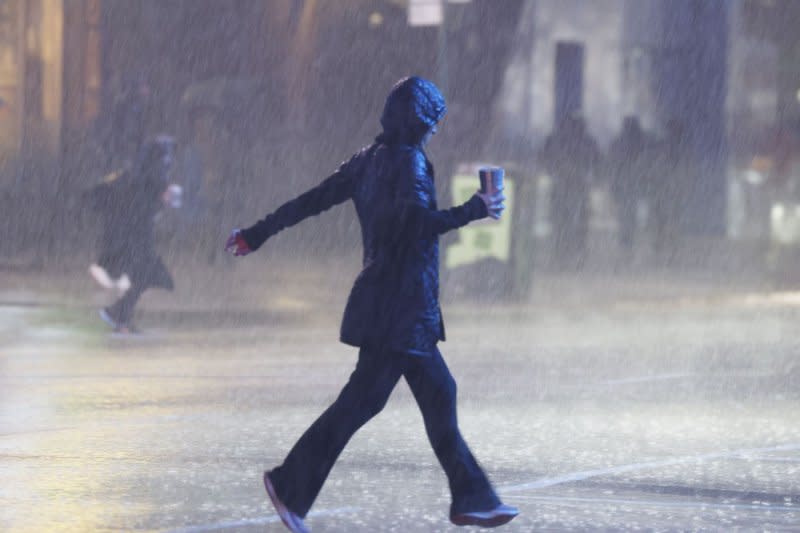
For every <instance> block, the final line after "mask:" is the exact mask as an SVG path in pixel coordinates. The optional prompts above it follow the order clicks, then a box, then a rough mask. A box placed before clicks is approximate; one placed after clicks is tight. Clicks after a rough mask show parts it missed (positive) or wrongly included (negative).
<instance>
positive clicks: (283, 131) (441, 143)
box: [0, 0, 800, 233]
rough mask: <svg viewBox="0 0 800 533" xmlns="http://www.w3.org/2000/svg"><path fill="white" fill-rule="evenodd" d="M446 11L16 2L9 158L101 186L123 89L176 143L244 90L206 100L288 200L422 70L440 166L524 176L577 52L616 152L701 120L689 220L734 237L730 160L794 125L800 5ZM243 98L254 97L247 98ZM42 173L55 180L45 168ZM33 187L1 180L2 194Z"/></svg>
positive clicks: (141, 1)
mask: <svg viewBox="0 0 800 533" xmlns="http://www.w3.org/2000/svg"><path fill="white" fill-rule="evenodd" d="M440 5H441V6H442V9H443V12H442V14H443V17H442V21H441V24H439V25H436V26H410V25H409V19H408V11H407V9H408V7H409V3H408V2H407V1H404V0H351V1H348V2H326V1H322V0H269V1H261V0H238V1H237V2H219V1H215V0H171V1H170V2H163V1H160V0H137V1H135V2H132V1H129V0H3V1H2V2H0V162H2V163H4V166H7V164H9V163H11V162H14V161H26V162H27V163H26V164H25V165H24V167H25V171H24V172H23V174H25V173H27V175H31V174H35V175H36V176H37V177H39V178H40V179H41V180H44V182H45V188H47V187H48V186H49V183H50V182H51V181H57V182H58V183H59V184H62V183H66V184H69V183H77V182H81V181H82V180H91V179H94V177H95V176H96V172H95V170H97V169H93V168H92V164H94V163H95V159H96V156H95V154H96V148H97V145H102V143H103V141H104V137H106V136H107V135H108V131H109V127H110V126H109V117H110V116H111V109H112V107H113V105H114V103H115V101H116V99H117V97H118V93H119V91H120V87H121V85H122V84H123V82H124V80H125V79H126V78H129V77H131V76H133V77H139V78H141V79H144V80H146V81H147V84H148V85H149V89H150V98H149V100H150V101H149V107H148V109H147V111H146V128H147V131H148V132H149V133H154V132H158V131H170V132H173V133H177V134H178V135H179V136H181V135H182V133H181V132H182V130H184V129H185V128H186V120H187V115H190V113H189V112H188V110H187V108H186V105H185V104H186V96H187V91H189V89H190V88H192V87H194V86H197V85H198V84H199V85H202V84H207V85H205V87H213V84H212V85H208V83H209V82H216V81H222V82H224V84H228V82H231V81H233V82H236V83H234V84H233V89H234V90H233V92H231V93H226V92H225V91H220V92H218V94H217V95H216V96H213V95H212V96H211V97H210V99H211V100H214V101H213V102H211V103H210V105H211V106H214V105H219V102H220V100H222V101H223V104H224V105H228V107H227V108H226V109H225V110H223V112H222V113H219V114H218V118H219V120H220V123H219V124H217V127H218V129H219V130H221V131H222V130H224V132H223V133H224V134H225V135H228V136H229V137H231V136H235V135H239V136H240V143H241V144H246V145H247V146H244V147H243V148H241V150H240V151H236V150H233V151H231V150H226V153H236V157H237V158H238V159H241V160H245V159H248V158H249V160H256V159H258V158H259V157H260V158H261V161H262V163H260V166H259V165H254V164H250V163H249V162H248V165H250V167H252V168H251V170H250V171H249V172H250V174H249V176H250V177H248V174H247V172H248V171H246V170H242V171H241V176H240V178H241V180H244V181H247V180H251V181H252V179H256V178H253V176H256V177H259V176H262V177H263V176H264V171H265V169H266V170H273V171H275V172H274V173H275V174H276V175H285V173H287V172H291V173H293V176H292V177H291V179H290V180H286V182H287V183H289V184H290V185H291V187H287V191H286V193H285V194H288V192H289V191H288V188H291V189H292V190H299V189H300V188H302V187H303V185H305V184H311V183H313V182H314V181H316V180H317V179H318V178H319V176H321V175H324V173H325V172H326V171H329V170H331V168H332V166H333V165H332V163H331V162H332V161H337V160H339V159H341V158H343V157H345V156H346V155H347V154H348V153H350V152H352V151H353V150H355V149H357V148H358V147H359V146H360V145H361V144H363V143H366V142H369V140H370V139H371V137H372V135H374V134H375V133H377V132H378V130H379V128H380V126H379V123H378V117H379V115H380V109H381V106H382V104H383V98H384V96H385V94H386V91H387V90H388V89H389V87H390V86H391V84H392V83H393V82H394V81H396V79H397V78H398V77H400V76H402V75H406V74H411V73H415V74H419V75H422V76H426V77H430V78H432V79H434V80H436V81H438V82H439V83H440V84H441V85H442V86H443V87H444V88H445V91H446V95H447V97H448V100H449V103H450V108H451V113H450V115H449V117H448V119H447V120H448V124H447V127H445V128H443V131H442V134H441V137H442V138H441V139H439V140H438V142H437V143H434V145H433V146H432V147H431V150H432V152H433V155H434V159H435V160H436V161H437V163H439V169H440V170H442V171H443V172H445V173H447V172H449V171H451V170H452V168H453V165H454V164H455V162H456V161H470V160H475V159H476V158H481V157H488V158H490V159H502V158H505V157H506V155H508V156H509V157H510V158H512V159H515V160H517V161H518V162H519V163H521V164H523V165H524V164H527V163H528V162H529V161H528V160H529V159H530V158H531V157H532V155H531V154H534V153H535V152H536V149H537V148H538V147H539V146H541V143H542V142H543V140H544V138H545V136H546V135H547V133H548V132H549V131H550V130H551V129H552V127H553V125H554V122H555V121H556V107H557V105H556V99H557V98H556V91H555V84H556V79H557V71H556V66H555V55H556V50H557V48H558V47H559V46H560V45H563V44H573V45H579V46H581V47H582V50H583V56H582V57H583V59H582V64H583V67H582V68H583V71H582V81H581V84H582V91H581V98H580V107H581V109H580V111H581V112H582V113H583V114H584V116H585V117H586V120H587V123H588V127H589V130H590V132H591V133H592V134H593V135H594V136H595V137H596V138H597V139H598V141H599V143H600V145H601V146H603V147H605V146H607V144H608V142H609V141H610V140H611V139H612V138H613V137H614V136H615V135H616V134H617V132H618V131H619V127H620V124H621V122H622V117H623V116H625V115H628V114H635V115H638V116H639V117H640V118H641V120H642V122H643V124H644V126H645V127H646V128H648V129H650V130H654V131H656V132H660V131H663V129H664V127H665V125H666V123H667V121H668V120H669V119H670V118H673V117H676V116H677V117H679V118H683V119H685V120H686V121H688V122H691V123H692V125H693V128H692V133H691V135H692V137H693V146H694V149H695V150H696V152H697V153H698V154H701V155H703V157H704V158H705V162H706V163H705V164H706V169H705V170H706V171H705V172H704V173H703V176H704V177H703V181H702V182H701V183H698V184H697V189H698V193H699V194H698V195H697V198H698V199H699V200H698V201H697V202H696V205H694V207H693V208H692V209H693V216H692V217H693V218H692V217H690V218H692V220H691V221H690V222H689V224H690V226H692V227H693V228H694V230H708V231H711V232H716V233H719V232H720V231H723V228H724V224H725V218H726V213H725V209H726V198H727V195H728V192H727V191H726V165H727V162H728V156H729V154H733V155H735V156H737V157H738V155H737V154H739V153H740V152H747V150H748V147H749V146H752V145H753V144H755V143H756V142H757V140H758V138H759V136H760V135H761V133H760V132H761V131H762V129H764V128H766V127H768V126H770V125H774V124H776V123H777V122H780V121H781V120H783V119H784V117H790V116H794V115H797V110H798V97H800V94H798V89H800V67H797V65H800V61H797V58H798V57H800V45H798V37H797V35H798V33H797V32H796V31H794V30H793V28H794V25H793V24H792V22H794V21H797V20H800V19H798V17H800V13H798V11H800V8H799V7H798V6H800V3H798V2H796V1H795V0H729V1H726V0H593V1H592V2H585V1H581V0H504V1H503V2H502V9H501V8H500V3H499V2H496V1H495V0H472V1H470V2H463V1H460V2H448V1H446V0H443V1H442V2H441V3H440ZM238 82H243V83H241V84H238V85H237V83H238ZM228 85H230V84H228ZM242 87H244V88H245V89H243V91H244V94H246V93H247V91H248V90H249V91H251V92H255V93H257V95H258V96H259V98H256V99H249V97H248V98H239V96H241V94H243V93H237V92H236V91H237V90H239V89H240V88H242ZM189 92H190V91H189ZM211 92H212V93H213V92H214V91H213V90H212V91H211ZM215 99H216V100H215ZM225 100H228V102H227V103H226V102H225ZM489 130H491V131H492V134H491V135H490V134H489V133H488V132H489ZM237 132H238V133H237ZM490 139H491V142H488V141H489V140H490ZM298 146H299V147H301V148H297V147H298ZM307 147H313V150H310V149H307ZM253 154H260V155H257V157H256V156H253ZM265 154H266V155H265ZM742 157H743V158H744V159H747V156H742ZM292 158H294V159H292ZM45 160H48V161H52V162H54V163H58V165H54V166H57V167H58V170H57V171H51V172H46V171H45V170H42V169H38V167H37V165H41V162H42V161H45ZM276 162H278V163H281V162H282V164H284V165H285V168H284V167H280V166H279V167H274V165H276V164H278V163H276ZM271 165H272V166H271ZM223 166H225V165H223ZM245 166H246V165H245ZM226 168H233V167H232V166H230V165H228V166H227V167H226ZM87 169H88V170H87ZM20 176H21V173H20V172H4V173H3V174H2V177H1V178H0V186H2V187H6V188H7V187H8V186H13V185H14V183H16V182H19V181H21V180H23V181H24V180H25V178H21V177H20ZM241 180H240V181H241ZM277 185H279V184H276V185H275V186H277ZM59 186H60V185H59ZM259 186H260V187H262V188H263V182H261V183H260V185H259ZM270 186H272V184H271V185H270ZM55 188H56V189H57V188H58V187H55ZM279 192H280V191H279ZM282 194H284V193H280V194H277V193H276V194H275V195H274V198H275V202H278V201H280V200H282V199H285V197H282ZM271 198H272V196H270V201H271ZM269 207H270V206H269V205H262V206H261V209H267V208H269Z"/></svg>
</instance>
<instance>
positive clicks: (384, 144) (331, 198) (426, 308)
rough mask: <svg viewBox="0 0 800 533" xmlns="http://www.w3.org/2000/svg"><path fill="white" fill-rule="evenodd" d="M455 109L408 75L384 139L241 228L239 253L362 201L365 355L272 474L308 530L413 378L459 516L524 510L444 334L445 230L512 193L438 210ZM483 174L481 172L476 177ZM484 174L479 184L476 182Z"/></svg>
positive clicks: (286, 506)
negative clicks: (470, 419) (506, 488)
mask: <svg viewBox="0 0 800 533" xmlns="http://www.w3.org/2000/svg"><path fill="white" fill-rule="evenodd" d="M445 111H446V107H445V102H444V97H443V96H442V95H441V93H440V92H439V90H438V88H437V87H436V86H435V85H434V84H433V83H431V82H429V81H427V80H423V79H421V78H417V77H411V78H405V79H403V80H400V81H399V82H398V83H397V84H396V85H395V86H394V88H393V89H392V91H391V92H390V94H389V96H388V97H387V99H386V103H385V106H384V110H383V114H382V117H381V124H382V126H383V133H381V135H379V136H378V137H377V138H376V140H375V142H374V143H373V144H372V145H370V146H368V147H366V148H364V149H362V150H361V151H360V152H358V153H357V154H355V155H354V156H353V157H352V158H351V159H350V160H349V161H347V162H345V163H343V164H342V165H341V166H340V167H339V169H338V170H337V171H336V172H335V173H333V174H332V175H331V176H330V177H328V178H327V179H326V180H325V181H323V182H322V183H321V184H320V185H318V186H317V187H315V188H313V189H311V190H310V191H308V192H306V193H304V194H302V195H300V196H299V197H297V198H296V199H294V200H291V201H289V202H287V203H285V204H284V205H283V206H281V207H280V208H278V209H277V210H276V211H275V212H273V213H271V214H269V215H267V216H266V217H265V218H264V219H263V220H261V221H259V222H258V223H256V224H255V225H253V226H251V227H249V228H247V229H243V230H234V232H233V233H232V235H231V237H230V238H229V239H228V242H227V243H226V248H227V249H228V250H229V251H230V252H232V253H233V254H234V255H246V254H248V253H250V252H252V251H254V250H257V249H258V248H259V247H260V246H261V245H262V244H264V242H265V241H266V240H267V239H268V238H270V237H272V236H273V235H275V234H277V233H278V232H279V231H281V230H283V229H285V228H287V227H290V226H294V225H295V224H298V223H299V222H301V221H302V220H304V219H306V218H308V217H311V216H314V215H317V214H319V213H321V212H323V211H325V210H327V209H329V208H331V207H333V206H334V205H337V204H340V203H343V202H345V201H347V200H352V201H353V202H354V203H355V207H356V212H357V214H358V218H359V222H360V224H361V229H362V243H363V247H364V267H363V270H362V271H361V273H360V274H359V276H358V278H357V279H356V281H355V284H354V286H353V289H352V292H351V293H350V298H349V300H348V303H347V307H346V309H345V313H344V319H343V321H342V328H341V337H340V338H341V340H342V342H344V343H346V344H350V345H352V346H356V347H358V348H359V349H360V350H359V355H358V363H357V364H356V368H355V370H354V371H353V373H352V374H351V376H350V380H349V381H348V383H347V385H346V386H345V387H344V388H343V389H342V391H341V393H340V394H339V397H338V398H337V399H336V401H334V403H333V404H332V405H331V406H330V407H329V408H328V409H327V410H326V411H325V412H324V413H323V414H322V415H321V416H320V417H319V418H318V419H317V420H316V421H315V422H314V423H313V424H312V425H311V427H309V428H308V430H307V431H306V432H305V433H304V434H303V436H302V437H300V440H299V441H298V442H297V443H296V444H295V446H294V447H293V448H292V450H291V451H290V452H289V454H288V456H287V457H286V459H285V460H284V462H283V464H282V465H280V466H278V467H277V468H275V469H273V470H271V471H268V472H265V473H264V485H265V487H266V489H267V493H268V494H269V497H270V499H271V500H272V503H273V505H274V506H275V508H276V510H277V511H278V513H279V515H280V516H281V519H282V520H283V522H284V523H285V524H286V526H287V527H288V528H289V529H290V530H292V531H295V532H303V531H307V529H306V528H305V525H304V524H303V518H304V517H305V516H306V514H307V513H308V511H309V509H310V508H311V506H312V504H313V502H314V500H315V499H316V497H317V495H318V493H319V491H320V489H321V488H322V485H323V483H324V482H325V479H326V478H327V476H328V474H329V472H330V470H331V468H332V467H333V465H334V463H335V462H336V459H337V457H338V456H339V454H340V453H341V451H342V450H343V449H344V447H345V445H346V444H347V442H348V441H349V440H350V438H351V437H352V436H353V434H354V433H355V432H356V431H357V430H358V429H359V428H360V427H361V426H363V425H364V424H365V423H366V422H367V421H368V420H369V419H371V418H372V417H373V416H375V415H377V414H378V413H379V412H380V411H381V410H382V409H383V407H384V405H385V404H386V401H387V400H388V398H389V395H390V394H391V392H392V390H393V389H394V387H395V385H396V384H397V382H398V380H399V379H400V378H401V377H405V379H406V381H407V382H408V385H409V387H410V388H411V391H412V393H413V394H414V397H415V399H416V400H417V404H418V405H419V408H420V410H421V411H422V416H423V420H424V423H425V429H426V431H427V434H428V438H429V440H430V443H431V446H432V447H433V450H434V452H435V453H436V456H437V458H438V459H439V462H440V464H441V465H442V468H443V469H444V471H445V473H446V475H447V479H448V482H449V486H450V492H451V495H452V503H451V507H450V520H451V521H452V522H453V523H454V524H456V525H478V526H484V527H494V526H498V525H501V524H504V523H506V522H508V521H509V520H511V519H513V518H514V517H515V516H516V515H517V514H518V511H517V510H516V509H515V508H513V507H509V506H506V505H503V504H502V503H501V502H500V499H499V498H498V496H497V494H496V493H495V491H494V489H493V488H492V486H491V483H490V482H489V480H488V478H487V477H486V475H485V474H484V472H483V470H482V469H481V467H480V466H479V465H478V462H477V461H476V460H475V458H474V457H473V455H472V453H471V452H470V450H469V448H468V447H467V444H466V443H465V442H464V439H463V438H462V436H461V433H460V431H459V428H458V422H457V418H456V383H455V380H454V379H453V376H452V375H451V374H450V371H449V370H448V368H447V365H446V364H445V361H444V359H443V358H442V355H441V353H440V352H439V349H438V347H437V344H438V342H439V341H442V340H444V324H443V321H442V315H441V309H440V307H439V244H438V243H439V235H441V234H443V233H445V232H448V231H450V230H453V229H456V228H459V227H461V226H464V225H466V224H468V223H469V222H471V221H474V220H478V219H481V218H484V217H487V216H491V217H493V218H499V217H500V214H501V213H502V211H503V209H504V206H503V203H502V202H503V200H504V198H503V196H502V193H501V192H500V193H496V194H494V195H492V196H489V195H487V194H481V193H476V194H475V195H474V196H473V197H472V198H471V199H470V200H468V201H467V202H466V203H464V204H462V205H459V206H457V207H453V208H451V209H446V210H439V209H438V206H437V202H436V190H435V187H434V173H433V165H432V164H431V163H430V161H429V160H428V158H427V156H426V154H425V151H424V148H425V145H426V143H427V141H428V140H429V139H430V137H431V136H432V135H433V134H434V133H435V132H436V125H437V123H438V122H439V121H440V120H441V119H442V118H443V117H444V114H445ZM476 182H477V177H476ZM476 185H477V183H476Z"/></svg>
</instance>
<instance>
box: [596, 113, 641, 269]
mask: <svg viewBox="0 0 800 533" xmlns="http://www.w3.org/2000/svg"><path fill="white" fill-rule="evenodd" d="M647 148H648V146H647V137H646V135H645V132H644V131H643V130H642V126H641V124H640V123H639V119H638V118H637V117H633V116H631V117H625V120H624V121H623V123H622V131H621V132H620V134H619V136H617V138H616V139H614V141H613V142H612V143H611V147H610V148H609V151H608V157H607V159H606V165H605V170H606V176H607V179H608V184H609V189H610V192H611V196H612V198H613V200H614V206H615V213H616V218H617V227H618V230H617V231H618V232H617V236H618V240H619V246H620V250H621V251H622V252H623V259H624V260H627V259H630V258H631V254H632V252H633V244H634V240H635V237H636V231H637V223H638V221H637V214H638V208H639V204H640V202H641V201H642V200H644V196H645V192H646V185H647V180H648V178H649V176H648V172H649V171H650V167H651V166H652V165H651V164H648V158H649V157H652V153H651V152H648V150H647Z"/></svg>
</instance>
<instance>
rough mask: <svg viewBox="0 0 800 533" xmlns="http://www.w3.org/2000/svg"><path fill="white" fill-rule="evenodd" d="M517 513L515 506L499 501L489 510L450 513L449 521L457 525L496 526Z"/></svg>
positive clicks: (505, 522) (509, 520) (512, 517)
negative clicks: (498, 503)
mask: <svg viewBox="0 0 800 533" xmlns="http://www.w3.org/2000/svg"><path fill="white" fill-rule="evenodd" d="M518 514H519V509H517V508H516V507H511V506H510V505H505V504H502V503H501V504H500V505H498V506H497V507H495V508H494V509H492V510H491V511H478V512H475V513H459V514H455V515H452V516H451V517H450V521H451V522H452V523H454V524H455V525H457V526H478V527H498V526H502V525H503V524H507V523H508V522H511V521H512V520H513V519H514V517H516V516H517V515H518Z"/></svg>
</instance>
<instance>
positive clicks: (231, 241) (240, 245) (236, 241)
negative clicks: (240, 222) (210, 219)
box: [225, 229, 253, 257]
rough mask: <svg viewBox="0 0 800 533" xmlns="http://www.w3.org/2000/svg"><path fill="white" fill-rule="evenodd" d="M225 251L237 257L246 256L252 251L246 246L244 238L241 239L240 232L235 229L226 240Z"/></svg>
mask: <svg viewBox="0 0 800 533" xmlns="http://www.w3.org/2000/svg"><path fill="white" fill-rule="evenodd" d="M225 251H226V252H228V253H231V254H233V255H235V256H237V257H238V256H241V255H247V254H249V253H250V252H252V251H253V250H251V249H250V245H248V244H247V241H245V240H244V237H242V232H241V231H240V230H238V229H235V230H233V231H232V232H231V236H230V237H228V240H227V242H226V243H225Z"/></svg>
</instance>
